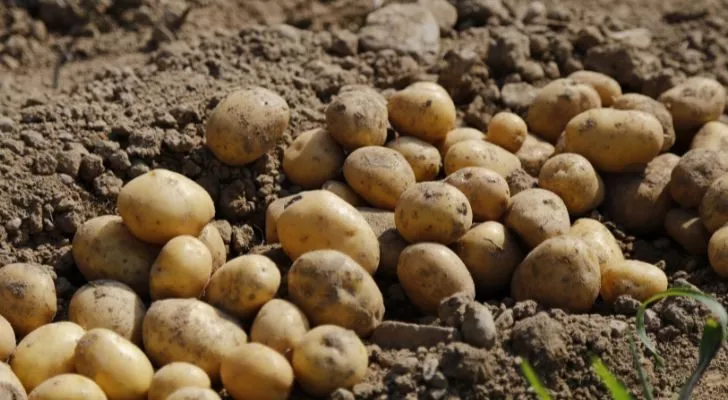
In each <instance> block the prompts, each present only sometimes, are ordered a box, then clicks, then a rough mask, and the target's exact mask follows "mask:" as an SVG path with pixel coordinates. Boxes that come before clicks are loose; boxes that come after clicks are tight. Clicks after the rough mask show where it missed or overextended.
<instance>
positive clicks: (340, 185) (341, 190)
mask: <svg viewBox="0 0 728 400" xmlns="http://www.w3.org/2000/svg"><path fill="white" fill-rule="evenodd" d="M321 189H323V190H326V191H329V192H331V193H333V194H335V195H337V196H339V197H341V198H342V199H343V200H344V201H346V202H347V203H349V204H351V205H352V206H354V207H359V206H363V205H365V204H366V202H365V201H364V200H363V199H362V198H361V197H359V195H358V194H356V192H355V191H354V189H352V188H351V186H349V185H347V184H346V183H344V182H339V181H326V182H324V184H323V185H321Z"/></svg>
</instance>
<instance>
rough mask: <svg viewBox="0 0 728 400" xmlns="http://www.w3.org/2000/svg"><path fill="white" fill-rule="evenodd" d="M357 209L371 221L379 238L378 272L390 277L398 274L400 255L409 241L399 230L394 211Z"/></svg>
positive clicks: (370, 223) (370, 224)
mask: <svg viewBox="0 0 728 400" xmlns="http://www.w3.org/2000/svg"><path fill="white" fill-rule="evenodd" d="M357 210H359V212H360V213H361V215H362V216H363V217H364V219H365V220H366V221H367V222H368V223H369V226H371V227H372V230H373V231H374V234H375V235H377V239H379V268H377V274H380V275H385V276H389V277H395V276H397V262H399V255H400V253H402V250H404V248H405V247H407V246H408V245H409V243H407V241H406V240H404V238H403V237H402V235H400V234H399V232H397V226H396V225H395V222H394V213H393V212H392V211H387V210H379V209H376V208H367V207H360V208H357Z"/></svg>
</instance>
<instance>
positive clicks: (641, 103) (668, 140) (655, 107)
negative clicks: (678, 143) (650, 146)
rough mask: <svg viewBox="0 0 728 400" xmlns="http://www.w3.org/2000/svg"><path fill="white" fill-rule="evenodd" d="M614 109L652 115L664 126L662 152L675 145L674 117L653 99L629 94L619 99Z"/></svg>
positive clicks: (615, 101)
mask: <svg viewBox="0 0 728 400" xmlns="http://www.w3.org/2000/svg"><path fill="white" fill-rule="evenodd" d="M612 108H616V109H618V110H635V111H643V112H646V113H648V114H652V115H653V116H654V117H655V118H657V120H658V121H660V125H662V150H661V151H662V152H665V151H668V150H669V149H670V148H671V147H672V145H673V144H675V127H674V126H673V125H672V115H670V112H669V111H667V108H665V106H664V105H663V104H662V103H660V102H659V101H657V100H655V99H653V98H652V97H649V96H645V95H643V94H639V93H627V94H623V95H621V96H619V97H617V99H616V100H614V104H612Z"/></svg>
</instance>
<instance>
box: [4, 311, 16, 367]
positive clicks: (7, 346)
mask: <svg viewBox="0 0 728 400" xmlns="http://www.w3.org/2000/svg"><path fill="white" fill-rule="evenodd" d="M16 344H17V342H16V339H15V332H14V331H13V327H12V326H10V322H8V320H7V319H5V317H3V316H2V315H0V362H3V361H6V360H7V359H8V357H10V355H11V354H13V351H15V345H16Z"/></svg>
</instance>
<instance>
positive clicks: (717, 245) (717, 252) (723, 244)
mask: <svg viewBox="0 0 728 400" xmlns="http://www.w3.org/2000/svg"><path fill="white" fill-rule="evenodd" d="M708 260H710V266H711V267H713V270H714V271H715V273H716V274H718V276H720V277H721V278H723V279H726V278H728V226H723V227H722V228H720V229H718V230H716V231H715V232H713V235H712V236H711V237H710V241H709V242H708ZM0 381H1V377H0Z"/></svg>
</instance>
